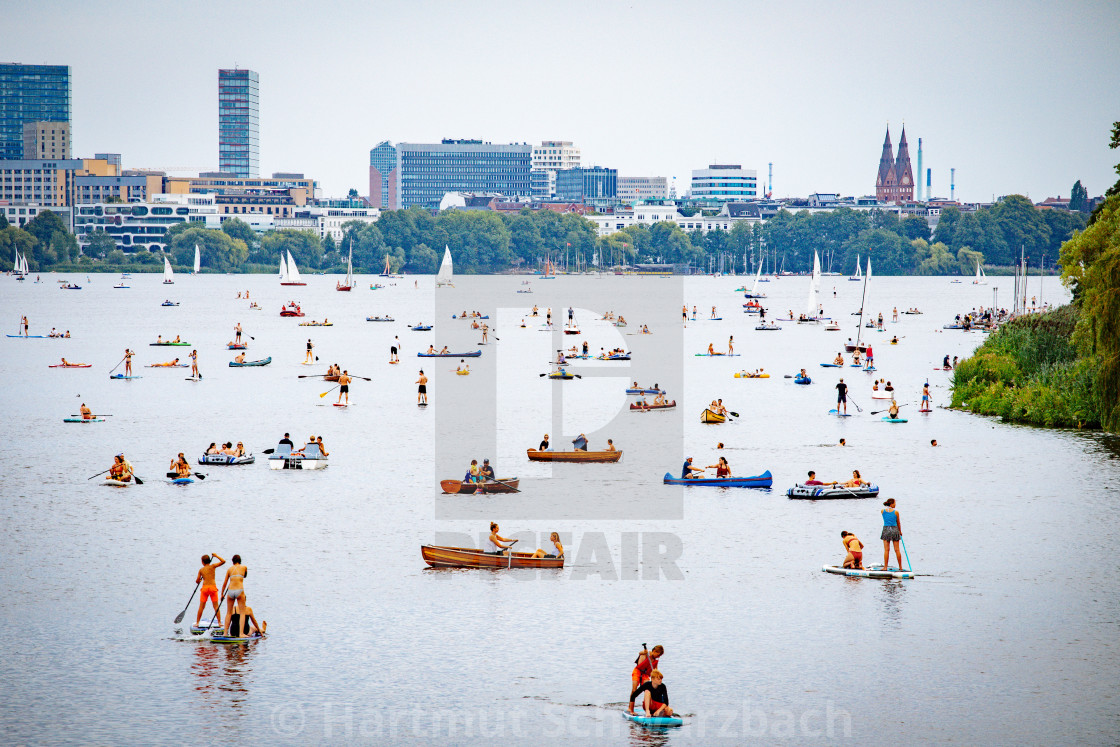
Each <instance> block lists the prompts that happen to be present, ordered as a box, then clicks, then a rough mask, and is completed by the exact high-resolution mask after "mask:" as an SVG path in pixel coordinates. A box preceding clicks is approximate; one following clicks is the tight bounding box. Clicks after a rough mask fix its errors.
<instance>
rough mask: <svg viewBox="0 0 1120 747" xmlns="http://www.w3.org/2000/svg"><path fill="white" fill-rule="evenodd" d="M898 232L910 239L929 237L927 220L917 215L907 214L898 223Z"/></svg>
mask: <svg viewBox="0 0 1120 747" xmlns="http://www.w3.org/2000/svg"><path fill="white" fill-rule="evenodd" d="M898 229H899V233H901V234H902V235H903V236H905V237H906V238H907V239H909V240H910V241H913V240H914V239H928V238H929V234H930V231H929V222H928V221H927V220H926V219H925V218H923V217H921V216H919V215H908V216H906V217H905V218H903V219H902V221H901V222H900V223H899V225H898Z"/></svg>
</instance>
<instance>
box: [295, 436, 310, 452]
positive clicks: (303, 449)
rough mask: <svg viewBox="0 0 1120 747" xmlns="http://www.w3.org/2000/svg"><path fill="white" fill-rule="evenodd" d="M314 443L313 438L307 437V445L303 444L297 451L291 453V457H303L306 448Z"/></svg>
mask: <svg viewBox="0 0 1120 747" xmlns="http://www.w3.org/2000/svg"><path fill="white" fill-rule="evenodd" d="M314 443H315V437H314V436H308V437H307V443H305V444H304V445H303V446H301V447H300V448H299V449H298V450H297V451H293V452H292V455H293V456H303V455H304V452H306V451H307V447H308V446H311V445H312V444H314Z"/></svg>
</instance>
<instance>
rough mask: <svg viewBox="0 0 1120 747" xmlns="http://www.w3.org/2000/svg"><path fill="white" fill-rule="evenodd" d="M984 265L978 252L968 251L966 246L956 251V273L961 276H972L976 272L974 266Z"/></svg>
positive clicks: (982, 257)
mask: <svg viewBox="0 0 1120 747" xmlns="http://www.w3.org/2000/svg"><path fill="white" fill-rule="evenodd" d="M977 264H980V265H981V266H983V264H984V255H983V254H981V253H980V252H977V251H974V250H972V249H969V248H968V247H967V246H962V247H961V248H960V249H958V250H957V267H956V269H957V271H958V272H959V273H960V274H961V275H973V274H975V272H976V265H977Z"/></svg>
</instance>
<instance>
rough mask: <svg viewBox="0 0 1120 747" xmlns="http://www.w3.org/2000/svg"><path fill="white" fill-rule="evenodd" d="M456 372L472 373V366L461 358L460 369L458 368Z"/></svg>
mask: <svg viewBox="0 0 1120 747" xmlns="http://www.w3.org/2000/svg"><path fill="white" fill-rule="evenodd" d="M455 371H456V372H457V373H470V372H471V367H470V364H468V363H467V362H466V361H464V360H463V359H462V358H460V359H459V367H458V368H456V369H455Z"/></svg>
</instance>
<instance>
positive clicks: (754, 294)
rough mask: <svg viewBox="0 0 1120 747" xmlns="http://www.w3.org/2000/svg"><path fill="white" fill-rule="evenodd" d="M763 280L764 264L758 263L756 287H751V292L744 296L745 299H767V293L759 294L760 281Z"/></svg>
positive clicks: (755, 279)
mask: <svg viewBox="0 0 1120 747" xmlns="http://www.w3.org/2000/svg"><path fill="white" fill-rule="evenodd" d="M761 279H762V263H761V262H759V263H758V272H757V273H755V276H754V285H752V286H751V292H750V293H745V294H743V297H744V298H766V294H765V293H759V292H758V281H759V280H761Z"/></svg>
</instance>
